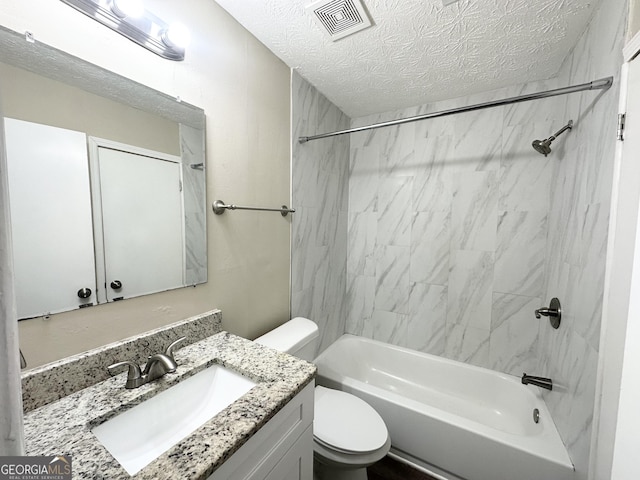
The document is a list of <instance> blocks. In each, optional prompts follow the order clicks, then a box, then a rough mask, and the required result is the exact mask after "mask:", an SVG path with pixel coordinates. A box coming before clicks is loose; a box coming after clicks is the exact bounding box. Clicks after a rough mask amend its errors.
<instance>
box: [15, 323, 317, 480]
mask: <svg viewBox="0 0 640 480" xmlns="http://www.w3.org/2000/svg"><path fill="white" fill-rule="evenodd" d="M147 343H148V342H147ZM175 359H176V362H177V364H178V369H177V370H176V372H175V373H170V374H166V375H165V376H163V377H161V378H159V379H157V380H155V381H153V382H151V383H148V384H146V385H142V386H141V387H139V388H134V389H129V390H127V389H125V388H124V385H125V381H126V375H127V374H126V373H122V374H119V375H117V376H115V377H113V378H108V379H106V380H102V381H100V382H99V383H96V384H94V385H91V386H89V387H86V388H82V389H80V390H78V391H75V392H74V393H71V394H68V395H66V396H64V397H62V398H60V399H58V400H55V401H51V402H49V403H47V404H45V405H42V406H39V407H38V408H35V409H33V410H31V411H28V412H27V413H26V414H25V440H26V454H27V455H60V454H66V455H71V457H72V467H73V478H108V479H124V478H130V476H131V475H130V473H129V472H128V471H127V470H126V469H125V468H124V467H123V466H122V465H121V464H120V463H119V462H118V461H117V460H116V458H114V455H112V453H111V452H110V451H109V450H108V449H107V448H106V447H105V446H104V445H103V443H102V442H101V440H99V439H98V437H97V436H96V434H94V432H93V430H94V429H95V428H96V427H98V426H99V425H103V424H105V423H106V422H109V421H111V420H113V419H117V417H118V416H119V415H123V414H125V413H127V414H129V413H130V412H134V410H135V409H137V410H138V411H140V412H143V413H144V412H146V410H147V409H148V408H149V409H151V408H156V407H152V406H151V403H145V402H148V401H149V400H151V399H154V398H156V399H160V398H161V397H162V396H163V395H164V394H166V393H168V392H169V391H170V390H171V389H172V388H175V390H174V391H173V392H180V391H181V389H182V390H183V391H185V392H189V393H188V394H187V395H186V396H184V397H182V399H181V397H180V396H178V397H177V398H178V400H176V399H175V398H174V399H173V400H167V401H166V403H165V404H164V407H163V406H162V401H161V402H160V403H161V409H160V410H159V413H158V414H155V415H152V417H153V418H154V419H156V420H157V423H158V425H159V427H163V426H166V425H163V422H164V423H165V424H166V423H171V422H174V423H184V422H182V419H180V418H179V417H178V418H172V416H171V412H172V411H174V410H177V409H179V408H180V403H181V402H183V401H184V402H187V401H190V399H195V400H197V398H196V397H199V396H200V395H201V394H193V391H190V390H184V388H185V386H186V385H187V383H188V382H187V381H189V382H192V381H193V380H194V379H195V378H196V376H197V375H198V374H201V373H203V372H205V371H207V370H208V369H209V370H215V369H216V368H219V367H223V368H220V370H225V369H226V370H231V371H233V372H235V373H237V374H240V375H242V376H243V377H245V378H246V379H248V380H249V381H251V382H254V383H255V386H253V387H251V386H249V388H250V389H249V390H248V391H247V392H246V393H244V394H242V395H241V396H239V397H238V398H237V399H236V400H231V401H230V403H229V404H228V405H227V406H223V407H224V408H222V410H221V411H220V412H219V413H217V414H214V416H213V417H212V418H210V419H209V420H206V421H205V423H203V424H202V425H201V426H199V427H198V426H196V427H195V429H194V430H193V431H192V433H189V434H188V435H187V436H186V437H184V438H183V439H182V440H179V441H177V443H175V444H174V445H173V446H171V447H170V448H169V449H168V450H167V451H165V452H164V453H160V454H159V456H157V458H155V459H153V460H151V461H150V463H148V465H146V466H144V467H142V468H141V469H140V470H139V471H137V473H134V476H135V478H140V479H154V480H156V479H203V480H204V479H212V480H224V479H234V480H236V479H251V480H257V479H273V480H275V479H278V480H281V479H284V478H287V479H304V480H311V478H312V466H313V452H312V430H311V426H312V421H313V385H314V381H313V379H314V376H315V373H316V369H315V367H314V366H313V365H312V364H310V363H308V362H305V361H302V360H299V359H297V358H294V357H292V356H289V355H286V354H283V353H280V352H276V351H275V350H271V349H269V348H266V347H263V346H262V345H258V344H255V343H253V342H251V341H249V340H246V339H243V338H240V337H237V336H234V335H231V334H229V333H227V332H220V333H217V334H215V335H212V336H209V337H207V338H204V339H202V340H200V341H197V342H196V343H192V344H191V345H188V346H186V347H184V348H182V349H180V350H178V351H177V352H176V353H175ZM117 360H122V359H120V358H118V359H117ZM106 366H107V365H106V364H105V365H104V368H106ZM212 366H213V369H211V368H210V367H212ZM58 373H59V372H58ZM59 380H60V382H62V383H64V382H65V380H64V379H59ZM42 381H45V382H46V379H45V378H44V377H42ZM32 382H33V378H32ZM181 383H182V385H180V384H181ZM211 384H212V385H213V386H212V387H211V388H212V389H213V391H209V392H208V393H207V394H211V393H213V397H212V398H214V399H215V398H216V397H217V396H218V393H217V392H216V391H215V388H220V385H218V386H217V387H216V386H215V382H211ZM221 385H222V387H224V386H225V385H224V384H221ZM222 393H223V392H222V391H221V390H219V395H222ZM202 395H204V394H202ZM164 398H170V396H167V395H165V396H164ZM171 402H173V403H171ZM31 403H32V402H31V400H28V401H27V402H26V403H25V407H27V408H28V407H29V405H30V404H31ZM156 403H157V402H156ZM147 406H148V407H147ZM162 408H165V412H164V413H163V411H162ZM193 410H195V407H194V409H193ZM174 417H175V415H174ZM144 422H145V423H147V424H148V423H156V422H154V421H153V420H152V421H149V420H148V419H146V420H145V421H144ZM123 423H124V424H130V422H129V421H126V422H123ZM128 436H129V435H127V434H126V433H124V434H123V442H124V441H126V438H125V437H128ZM159 436H162V435H158V437H159ZM137 443H138V444H139V443H149V444H153V443H155V438H153V439H151V440H149V441H148V442H139V441H138V442H137Z"/></svg>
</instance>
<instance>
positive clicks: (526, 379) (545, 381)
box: [522, 373, 553, 390]
mask: <svg viewBox="0 0 640 480" xmlns="http://www.w3.org/2000/svg"><path fill="white" fill-rule="evenodd" d="M522 383H523V384H524V385H529V384H531V385H535V386H536V387H541V388H546V389H547V390H551V389H553V381H552V380H551V379H550V378H544V377H534V376H533V375H527V374H526V373H523V374H522Z"/></svg>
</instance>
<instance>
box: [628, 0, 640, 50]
mask: <svg viewBox="0 0 640 480" xmlns="http://www.w3.org/2000/svg"><path fill="white" fill-rule="evenodd" d="M638 32H640V0H630V1H629V28H628V29H627V39H628V40H631V39H632V38H633V37H634V35H636V34H637V33H638Z"/></svg>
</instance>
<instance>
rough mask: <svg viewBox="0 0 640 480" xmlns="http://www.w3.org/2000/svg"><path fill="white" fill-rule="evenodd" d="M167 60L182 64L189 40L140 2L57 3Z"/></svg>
mask: <svg viewBox="0 0 640 480" xmlns="http://www.w3.org/2000/svg"><path fill="white" fill-rule="evenodd" d="M61 1H62V2H64V3H66V4H67V5H69V6H71V7H73V8H75V9H76V10H78V11H80V12H82V13H84V14H85V15H87V16H89V17H91V18H93V19H94V20H97V21H98V22H100V23H102V24H103V25H106V26H107V27H109V28H111V29H112V30H115V31H116V32H118V33H119V34H120V35H124V36H125V37H127V38H128V39H129V40H132V41H134V42H136V43H137V44H138V45H140V46H142V47H144V48H146V49H147V50H150V51H152V52H153V53H155V54H157V55H160V56H161V57H162V58H166V59H168V60H176V61H181V60H184V52H185V49H186V47H187V46H188V44H189V40H190V36H189V31H188V30H187V28H186V27H185V26H184V25H182V24H179V23H174V24H168V23H166V22H164V21H163V20H161V19H159V18H158V17H156V16H155V15H153V14H152V13H151V12H149V11H147V10H145V8H144V6H143V4H142V0H61Z"/></svg>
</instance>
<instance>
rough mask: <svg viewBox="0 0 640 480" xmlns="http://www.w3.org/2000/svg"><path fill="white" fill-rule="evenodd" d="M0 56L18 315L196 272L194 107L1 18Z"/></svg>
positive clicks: (197, 276)
mask: <svg viewBox="0 0 640 480" xmlns="http://www.w3.org/2000/svg"><path fill="white" fill-rule="evenodd" d="M0 62H1V63H0V99H2V105H3V113H4V115H5V117H6V119H5V134H6V144H7V157H8V158H7V160H8V165H9V178H10V180H9V193H10V198H11V209H12V226H13V229H12V230H14V231H13V232H12V233H13V235H14V264H15V265H14V269H15V272H16V290H17V292H16V296H17V303H18V310H19V312H18V314H19V318H21V319H24V318H31V317H35V316H41V315H46V314H49V313H56V312H61V311H66V310H72V309H76V308H84V307H86V306H93V305H97V304H100V303H105V302H109V301H119V300H123V299H126V298H131V297H135V296H139V295H145V294H149V293H154V292H158V291H164V290H168V289H172V288H179V287H184V286H191V285H196V284H200V283H204V282H206V281H207V259H206V256H207V251H206V224H205V222H206V199H205V151H204V145H205V138H204V135H205V133H204V132H205V117H204V112H203V110H202V109H200V108H197V107H194V106H192V105H188V104H186V103H184V102H180V101H179V100H177V99H175V98H172V97H170V96H168V95H165V94H163V93H160V92H157V91H155V90H152V89H150V88H148V87H146V86H144V85H140V84H138V83H135V82H133V81H131V80H129V79H126V78H124V77H121V76H119V75H116V74H114V73H112V72H109V71H106V70H104V69H102V68H100V67H97V66H96V65H93V64H89V63H87V62H85V61H83V60H80V59H78V58H75V57H72V56H70V55H68V54H66V53H64V52H61V51H59V50H56V49H54V48H52V47H49V46H47V45H43V44H40V43H30V42H28V41H26V40H25V38H24V37H22V36H20V35H18V34H17V33H15V32H12V31H10V30H7V29H4V28H1V27H0ZM36 139H37V140H36ZM39 154H40V155H41V156H42V158H38V155H39ZM25 159H29V161H25ZM56 162H58V163H56ZM16 165H17V166H18V167H16ZM14 197H15V200H14ZM14 203H15V209H14ZM156 227H163V228H164V230H163V229H162V228H156ZM49 263H51V265H49ZM92 287H93V288H92Z"/></svg>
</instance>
